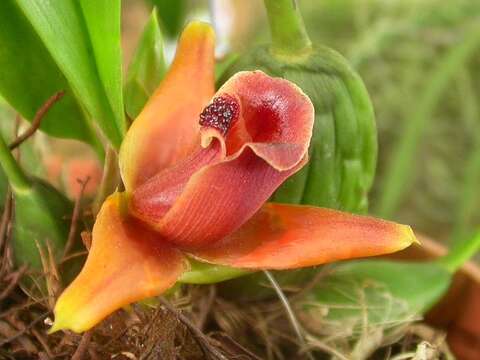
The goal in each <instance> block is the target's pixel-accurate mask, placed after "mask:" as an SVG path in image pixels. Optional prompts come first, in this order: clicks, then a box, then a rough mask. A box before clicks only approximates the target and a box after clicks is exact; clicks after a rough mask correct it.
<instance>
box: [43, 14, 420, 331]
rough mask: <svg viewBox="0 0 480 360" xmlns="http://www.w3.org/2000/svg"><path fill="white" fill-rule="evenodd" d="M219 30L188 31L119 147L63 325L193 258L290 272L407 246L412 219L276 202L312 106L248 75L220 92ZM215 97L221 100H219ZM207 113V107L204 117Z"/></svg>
mask: <svg viewBox="0 0 480 360" xmlns="http://www.w3.org/2000/svg"><path fill="white" fill-rule="evenodd" d="M213 51H214V34H213V32H212V30H211V28H210V27H209V26H208V25H206V24H202V23H191V24H190V25H189V26H188V27H187V28H186V29H185V31H184V33H183V35H182V37H181V39H180V43H179V47H178V50H177V54H176V57H175V60H174V62H173V65H172V67H171V69H170V71H169V73H168V74H167V76H166V78H165V80H164V81H163V82H162V84H161V85H160V87H159V88H158V90H157V91H156V92H155V94H154V95H153V96H152V98H151V99H150V101H149V102H148V103H147V105H146V106H145V109H144V110H143V111H142V113H141V114H140V115H139V116H138V118H137V119H136V120H135V121H134V123H133V125H132V126H131V128H130V130H129V131H128V133H127V135H126V137H125V140H124V142H123V144H122V147H121V150H120V169H121V173H122V178H123V181H124V184H125V188H126V191H125V192H124V193H116V194H114V195H112V196H110V198H108V199H107V200H106V201H105V203H104V204H103V207H102V209H101V211H100V213H99V214H98V217H97V220H96V223H95V226H94V228H93V234H92V235H93V239H92V247H91V249H90V253H89V256H88V259H87V262H86V264H85V266H84V268H83V270H82V272H81V273H80V275H79V276H78V277H77V279H75V281H74V282H73V283H72V284H71V285H70V286H69V287H68V288H67V289H66V290H65V292H64V293H63V294H62V295H61V297H60V298H59V300H58V302H57V305H56V308H55V325H54V327H53V329H52V330H53V331H55V330H58V329H64V328H69V329H72V330H74V331H78V332H80V331H84V330H87V329H89V328H91V327H92V326H94V325H95V324H96V323H98V322H99V321H100V320H101V319H103V318H105V317H106V316H107V315H109V314H110V313H112V312H113V311H114V310H116V309H118V308H120V307H122V306H125V305H127V304H129V303H132V302H135V301H138V300H141V299H144V298H146V297H151V296H154V295H158V294H160V293H162V292H163V291H165V290H166V289H168V288H170V287H171V286H172V285H173V284H174V283H175V282H176V281H177V280H178V279H179V277H180V276H182V274H183V273H184V272H186V271H188V270H189V259H192V258H195V259H197V260H200V261H204V262H208V263H212V264H219V265H226V266H232V267H238V268H242V269H292V268H299V267H304V266H312V265H318V264H323V263H326V262H331V261H335V260H341V259H349V258H354V257H361V256H372V255H379V254H385V253H389V252H394V251H397V250H400V249H403V248H405V247H407V246H408V245H410V244H411V243H412V242H413V241H415V237H414V235H413V233H412V231H411V229H410V228H409V227H408V226H404V225H399V224H395V223H392V222H387V221H383V220H378V219H373V218H370V217H363V216H357V215H350V214H346V213H342V212H339V211H334V210H328V209H321V208H315V207H310V206H293V205H283V204H274V203H266V204H265V202H266V201H267V200H268V198H269V197H270V196H271V195H272V193H273V192H274V191H275V190H276V189H277V187H278V186H280V184H282V182H283V181H285V180H286V179H287V178H288V177H289V176H291V175H292V174H294V173H295V172H296V171H298V170H299V169H300V168H301V167H302V166H303V165H304V164H305V163H306V162H307V161H308V147H309V143H310V138H311V135H312V127H313V120H314V110H313V106H312V103H311V102H310V100H309V98H308V97H307V96H306V95H305V94H304V93H303V92H302V91H301V89H299V88H298V87H297V86H295V85H294V84H292V83H290V82H288V81H286V80H283V79H278V78H271V77H269V76H267V75H265V74H264V73H262V72H260V71H255V72H242V73H238V74H236V75H235V76H234V77H232V78H231V79H230V80H229V81H227V82H226V83H225V84H224V85H223V86H222V87H221V88H220V89H219V90H218V92H217V93H216V94H215V95H214V74H213V66H214V57H213ZM212 96H213V98H212ZM199 114H200V115H199Z"/></svg>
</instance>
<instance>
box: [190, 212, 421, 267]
mask: <svg viewBox="0 0 480 360" xmlns="http://www.w3.org/2000/svg"><path fill="white" fill-rule="evenodd" d="M416 241H417V240H416V238H415V235H414V234H413V232H412V230H411V228H410V227H409V226H406V225H400V224H397V223H394V222H390V221H385V220H381V219H376V218H373V217H368V216H359V215H353V214H348V213H345V212H341V211H336V210H330V209H325V208H316V207H310V206H298V205H284V204H275V203H268V204H266V205H265V206H264V207H263V208H262V209H261V210H260V211H259V212H258V213H257V214H256V215H255V216H254V217H253V218H252V219H250V220H249V221H248V222H247V223H245V224H244V225H243V226H242V227H241V228H240V229H239V230H238V231H236V232H235V233H233V234H232V235H230V236H228V237H226V238H225V239H223V240H221V241H220V242H218V243H216V244H215V245H213V246H209V247H206V248H204V249H201V250H198V251H195V252H192V255H193V256H195V257H197V258H199V259H200V260H203V261H207V262H210V263H215V264H220V265H227V266H232V267H238V268H247V269H279V270H280V269H294V268H299V267H306V266H314V265H320V264H324V263H329V262H333V261H337V260H344V259H352V258H358V257H367V256H375V255H382V254H388V253H392V252H395V251H398V250H401V249H404V248H406V247H408V246H409V245H410V244H412V243H413V242H416Z"/></svg>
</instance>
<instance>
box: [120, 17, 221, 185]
mask: <svg viewBox="0 0 480 360" xmlns="http://www.w3.org/2000/svg"><path fill="white" fill-rule="evenodd" d="M214 46H215V34H214V32H213V29H212V28H211V26H210V25H208V24H206V23H202V22H191V23H190V24H188V25H187V27H186V28H185V30H184V31H183V33H182V35H181V37H180V40H179V44H178V48H177V53H176V55H175V59H174V61H173V63H172V65H171V67H170V70H169V71H168V73H167V75H166V77H165V79H164V80H163V81H162V83H161V84H160V86H159V87H158V89H157V90H156V91H155V93H154V94H153V95H152V97H151V98H150V100H149V101H148V103H147V104H146V105H145V108H144V109H143V110H142V112H141V113H140V115H139V116H138V117H137V119H135V121H134V122H133V124H132V126H131V127H130V129H129V130H128V132H127V134H126V136H125V139H124V140H123V143H122V146H121V148H120V158H119V162H120V169H121V173H122V178H123V182H124V184H125V187H126V189H127V191H131V190H133V189H134V188H136V187H138V186H140V185H141V184H143V183H144V182H145V181H146V180H148V179H150V178H151V177H152V176H154V175H155V174H157V173H158V172H159V171H161V170H163V169H165V168H166V167H168V166H170V165H172V164H174V163H176V162H178V161H179V160H181V159H183V158H185V157H186V156H188V155H190V154H191V152H192V151H193V150H195V149H196V148H197V147H198V142H199V129H200V126H199V124H198V115H199V114H200V112H201V111H202V109H203V108H204V107H205V105H207V104H208V102H209V100H210V98H211V97H212V96H213V94H214V92H215V88H214Z"/></svg>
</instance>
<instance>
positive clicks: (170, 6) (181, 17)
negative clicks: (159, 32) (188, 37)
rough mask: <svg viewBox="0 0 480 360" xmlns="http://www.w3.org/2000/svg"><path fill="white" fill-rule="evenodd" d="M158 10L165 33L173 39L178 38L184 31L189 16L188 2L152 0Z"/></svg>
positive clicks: (184, 0)
mask: <svg viewBox="0 0 480 360" xmlns="http://www.w3.org/2000/svg"><path fill="white" fill-rule="evenodd" d="M151 3H152V4H153V5H154V6H155V7H156V8H157V12H158V16H159V18H160V23H161V26H162V29H163V31H164V33H165V34H166V35H167V36H168V37H171V38H174V37H176V36H177V35H178V34H179V33H180V30H181V29H182V27H183V25H184V21H185V17H186V14H187V2H186V0H176V1H171V0H151Z"/></svg>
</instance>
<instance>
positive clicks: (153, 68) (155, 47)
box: [124, 11, 166, 119]
mask: <svg viewBox="0 0 480 360" xmlns="http://www.w3.org/2000/svg"><path fill="white" fill-rule="evenodd" d="M165 72H166V64H165V57H164V53H163V37H162V34H161V32H160V27H159V26H158V20H157V15H156V12H155V11H154V12H153V13H152V15H151V16H150V20H149V21H148V23H147V25H146V26H145V28H144V30H143V34H142V37H141V39H140V41H139V44H138V46H137V49H136V50H135V54H134V56H133V59H132V62H131V64H130V66H129V68H128V72H127V81H126V84H125V90H124V91H125V108H126V111H127V114H128V116H130V117H131V118H132V119H135V118H136V117H137V115H138V114H139V113H140V111H141V110H142V108H143V106H144V105H145V103H146V102H147V100H148V98H149V97H150V96H151V95H152V94H153V92H154V91H155V89H156V88H157V86H158V84H159V83H160V81H161V80H162V79H163V77H164V75H165Z"/></svg>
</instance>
